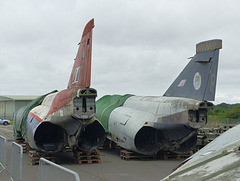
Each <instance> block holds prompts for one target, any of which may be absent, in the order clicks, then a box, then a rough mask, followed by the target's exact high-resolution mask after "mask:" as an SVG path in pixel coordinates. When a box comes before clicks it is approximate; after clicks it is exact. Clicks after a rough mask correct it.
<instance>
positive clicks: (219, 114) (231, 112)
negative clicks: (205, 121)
mask: <svg viewBox="0 0 240 181" xmlns="http://www.w3.org/2000/svg"><path fill="white" fill-rule="evenodd" d="M208 117H209V118H230V119H240V104H239V103H238V104H227V103H221V104H218V105H215V106H214V108H213V109H212V110H210V111H208Z"/></svg>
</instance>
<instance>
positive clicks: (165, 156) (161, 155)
mask: <svg viewBox="0 0 240 181" xmlns="http://www.w3.org/2000/svg"><path fill="white" fill-rule="evenodd" d="M191 155H192V153H186V154H176V153H172V152H170V151H160V152H159V153H158V158H160V159H162V160H170V159H174V160H180V159H186V158H188V157H190V156H191Z"/></svg>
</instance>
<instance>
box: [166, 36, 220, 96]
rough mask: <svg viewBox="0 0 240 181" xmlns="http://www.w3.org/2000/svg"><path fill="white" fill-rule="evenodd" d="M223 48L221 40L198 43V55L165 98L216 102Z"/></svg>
mask: <svg viewBox="0 0 240 181" xmlns="http://www.w3.org/2000/svg"><path fill="white" fill-rule="evenodd" d="M221 48H222V40H219V39H215V40H209V41H204V42H201V43H198V44H197V45H196V54H195V55H194V57H193V58H192V59H191V61H190V62H189V63H188V65H187V66H186V67H185V68H184V70H183V71H182V72H181V73H180V75H179V76H178V77H177V78H176V80H175V81H174V82H173V83H172V85H171V86H170V87H169V88H168V90H167V91H166V92H165V94H164V96H168V97H186V98H193V99H198V100H209V101H214V100H215V91H216V81H217V69H218V59H219V49H221Z"/></svg>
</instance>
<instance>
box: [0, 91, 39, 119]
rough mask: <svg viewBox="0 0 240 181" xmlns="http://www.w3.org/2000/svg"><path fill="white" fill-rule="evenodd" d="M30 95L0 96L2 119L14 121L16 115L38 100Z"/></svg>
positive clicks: (0, 114) (0, 115)
mask: <svg viewBox="0 0 240 181" xmlns="http://www.w3.org/2000/svg"><path fill="white" fill-rule="evenodd" d="M37 97H38V96H29V95H0V117H2V118H5V119H9V120H13V118H14V115H15V113H16V112H17V111H18V110H19V109H20V108H21V107H23V106H25V105H27V104H28V103H29V102H31V101H32V100H34V99H35V98H37Z"/></svg>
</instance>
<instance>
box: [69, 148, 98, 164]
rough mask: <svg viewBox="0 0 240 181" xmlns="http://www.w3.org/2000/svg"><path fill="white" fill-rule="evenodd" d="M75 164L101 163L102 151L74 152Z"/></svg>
mask: <svg viewBox="0 0 240 181" xmlns="http://www.w3.org/2000/svg"><path fill="white" fill-rule="evenodd" d="M73 157H74V162H75V163H78V164H83V163H101V159H100V151H99V150H95V151H90V152H85V151H74V152H73Z"/></svg>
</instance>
